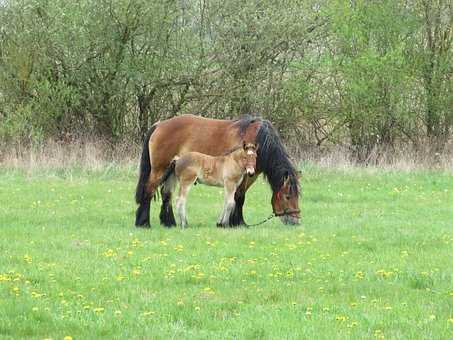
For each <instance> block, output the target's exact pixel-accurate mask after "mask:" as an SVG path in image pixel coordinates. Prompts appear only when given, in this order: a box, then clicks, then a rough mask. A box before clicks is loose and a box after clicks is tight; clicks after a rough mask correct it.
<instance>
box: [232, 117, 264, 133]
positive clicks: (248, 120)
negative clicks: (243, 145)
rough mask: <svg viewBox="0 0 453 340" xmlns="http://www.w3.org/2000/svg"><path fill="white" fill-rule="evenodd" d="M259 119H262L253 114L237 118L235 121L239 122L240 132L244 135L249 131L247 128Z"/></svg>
mask: <svg viewBox="0 0 453 340" xmlns="http://www.w3.org/2000/svg"><path fill="white" fill-rule="evenodd" d="M258 120H261V118H257V117H253V116H251V115H244V116H242V117H241V118H239V119H237V120H236V121H235V124H237V126H238V128H239V134H240V135H241V136H244V134H245V131H247V128H248V127H249V126H250V124H253V123H255V122H256V121H258Z"/></svg>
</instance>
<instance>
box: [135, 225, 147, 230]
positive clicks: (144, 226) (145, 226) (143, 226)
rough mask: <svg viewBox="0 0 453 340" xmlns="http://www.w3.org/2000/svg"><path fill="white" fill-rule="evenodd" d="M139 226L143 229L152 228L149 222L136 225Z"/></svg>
mask: <svg viewBox="0 0 453 340" xmlns="http://www.w3.org/2000/svg"><path fill="white" fill-rule="evenodd" d="M135 226H136V227H137V228H143V229H150V228H151V226H150V225H149V224H141V225H137V224H136V225H135Z"/></svg>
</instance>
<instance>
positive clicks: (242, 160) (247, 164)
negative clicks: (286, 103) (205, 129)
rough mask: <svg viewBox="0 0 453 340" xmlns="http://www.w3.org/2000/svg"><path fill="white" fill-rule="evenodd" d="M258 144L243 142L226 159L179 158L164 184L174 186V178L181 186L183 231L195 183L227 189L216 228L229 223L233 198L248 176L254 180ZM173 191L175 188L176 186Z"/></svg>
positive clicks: (179, 205) (178, 206)
mask: <svg viewBox="0 0 453 340" xmlns="http://www.w3.org/2000/svg"><path fill="white" fill-rule="evenodd" d="M256 150H257V147H256V145H255V144H252V143H246V142H245V141H244V142H243V144H242V145H239V146H237V147H235V148H233V149H232V150H230V151H228V152H227V153H225V154H224V155H223V156H217V157H214V156H209V155H205V154H203V153H199V152H195V151H193V152H188V153H185V154H184V155H182V156H181V157H179V156H176V157H175V158H174V159H173V161H172V163H171V164H170V167H169V168H168V170H167V171H166V172H165V173H164V175H163V178H162V181H163V182H167V181H170V182H171V183H174V179H172V178H170V176H175V177H176V179H177V181H178V182H179V195H178V198H177V200H176V212H177V216H178V219H179V222H180V225H181V227H182V228H186V226H187V224H188V223H187V215H186V199H187V195H188V193H189V190H190V188H191V187H192V185H193V184H194V183H201V184H207V185H209V186H218V187H224V192H225V202H224V207H223V211H222V213H221V214H220V216H219V219H218V222H217V226H224V225H226V224H227V223H228V221H229V217H230V214H231V211H232V210H233V209H234V205H235V202H234V194H235V192H236V189H237V188H238V187H239V185H240V184H241V183H242V180H243V178H244V176H245V175H247V176H250V177H253V175H254V174H255V167H256ZM173 189H174V186H173Z"/></svg>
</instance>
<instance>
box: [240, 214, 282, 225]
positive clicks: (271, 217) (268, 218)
mask: <svg viewBox="0 0 453 340" xmlns="http://www.w3.org/2000/svg"><path fill="white" fill-rule="evenodd" d="M274 217H275V214H274V213H272V214H270V215H269V216H268V217H266V218H265V219H264V220H262V221H261V222H258V223H255V224H246V226H247V227H256V226H257V225H261V224H263V223H266V222H267V221H269V220H271V219H273V218H274Z"/></svg>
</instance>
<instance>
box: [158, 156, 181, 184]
mask: <svg viewBox="0 0 453 340" xmlns="http://www.w3.org/2000/svg"><path fill="white" fill-rule="evenodd" d="M178 159H179V157H178V156H175V158H173V160H172V161H171V163H170V165H169V166H168V168H167V169H166V170H165V172H164V174H163V175H162V177H161V179H160V184H163V183H165V182H166V181H167V180H168V179H169V178H170V176H172V175H174V174H175V166H176V161H177V160H178Z"/></svg>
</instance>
